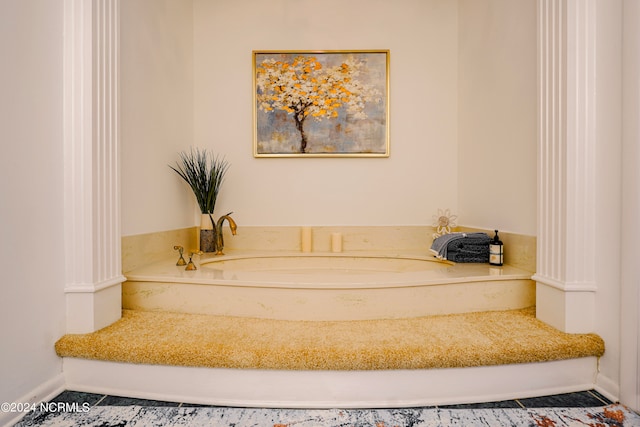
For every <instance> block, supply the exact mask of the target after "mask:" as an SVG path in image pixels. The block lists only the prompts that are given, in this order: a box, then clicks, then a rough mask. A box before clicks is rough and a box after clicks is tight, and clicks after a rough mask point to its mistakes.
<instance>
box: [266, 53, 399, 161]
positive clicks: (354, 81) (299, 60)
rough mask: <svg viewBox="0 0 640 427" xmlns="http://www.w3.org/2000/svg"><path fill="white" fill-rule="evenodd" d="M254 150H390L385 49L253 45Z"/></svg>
mask: <svg viewBox="0 0 640 427" xmlns="http://www.w3.org/2000/svg"><path fill="white" fill-rule="evenodd" d="M253 90H254V92H253V93H254V108H253V119H254V133H253V134H254V138H253V139H254V141H253V148H254V156H255V157H388V156H389V51H388V50H352V51H254V52H253Z"/></svg>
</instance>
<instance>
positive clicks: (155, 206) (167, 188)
mask: <svg viewBox="0 0 640 427" xmlns="http://www.w3.org/2000/svg"><path fill="white" fill-rule="evenodd" d="M120 8H121V9H120V16H121V22H120V38H121V53H120V55H121V57H120V61H121V63H120V67H121V80H120V90H121V101H120V107H121V113H120V120H121V123H120V131H121V171H122V172H121V180H122V233H123V235H125V236H126V235H131V234H140V233H148V232H156V231H164V230H173V229H179V228H185V227H190V226H192V225H193V224H194V215H193V210H192V208H191V203H192V199H191V194H190V193H188V192H187V190H186V188H187V187H186V186H185V185H184V184H183V183H182V182H181V181H180V179H179V177H177V175H176V174H175V172H173V171H172V170H171V169H169V167H168V165H169V164H170V163H171V164H172V163H174V162H175V160H176V159H177V153H178V152H179V151H181V150H183V149H185V148H187V147H189V146H190V145H192V144H193V8H192V5H191V1H190V0H169V1H157V0H131V1H129V0H127V1H122V2H120Z"/></svg>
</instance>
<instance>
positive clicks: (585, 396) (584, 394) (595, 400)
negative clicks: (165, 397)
mask: <svg viewBox="0 0 640 427" xmlns="http://www.w3.org/2000/svg"><path fill="white" fill-rule="evenodd" d="M51 402H68V403H79V404H82V403H85V402H86V403H89V405H91V406H130V405H136V406H165V407H170V406H176V407H184V406H189V407H202V406H203V405H193V404H190V403H177V402H164V401H159V400H147V399H136V398H132V397H121V396H110V395H103V394H94V393H83V392H79V391H64V392H62V393H60V394H59V395H58V396H56V397H54V398H53V399H51ZM612 403H613V402H611V401H610V400H609V399H607V398H606V397H604V396H603V395H601V394H600V393H598V392H597V391H595V390H588V391H580V392H576V393H565V394H556V395H552V396H542V397H532V398H528V399H515V400H504V401H501V402H483V403H471V404H462V405H443V406H439V408H444V409H490V408H588V407H596V406H605V405H610V404H612Z"/></svg>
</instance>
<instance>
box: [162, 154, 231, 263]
mask: <svg viewBox="0 0 640 427" xmlns="http://www.w3.org/2000/svg"><path fill="white" fill-rule="evenodd" d="M169 167H170V168H171V169H173V170H174V171H175V172H176V173H177V174H178V175H179V176H180V177H181V178H182V179H183V180H185V182H186V183H187V184H189V187H191V190H192V191H193V194H194V196H195V197H196V201H197V202H198V206H199V208H200V212H201V221H200V250H201V251H203V252H215V251H217V250H219V251H221V250H222V248H218V247H217V241H218V240H219V239H218V236H217V234H218V233H219V232H221V231H222V230H217V229H216V222H215V220H214V218H213V211H214V210H215V207H216V200H217V198H218V193H219V191H220V187H221V186H222V182H223V181H224V176H225V174H226V173H227V170H228V169H229V163H228V162H227V161H226V160H225V159H224V158H221V157H220V156H218V155H215V154H213V153H211V152H210V151H207V150H200V149H198V148H191V150H189V151H182V152H181V153H180V160H179V161H177V162H176V164H175V166H171V165H169ZM228 215H230V214H227V215H224V217H228ZM219 227H220V228H221V227H222V224H219ZM220 234H221V233H220Z"/></svg>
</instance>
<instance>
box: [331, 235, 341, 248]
mask: <svg viewBox="0 0 640 427" xmlns="http://www.w3.org/2000/svg"><path fill="white" fill-rule="evenodd" d="M331 252H342V233H331Z"/></svg>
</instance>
